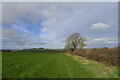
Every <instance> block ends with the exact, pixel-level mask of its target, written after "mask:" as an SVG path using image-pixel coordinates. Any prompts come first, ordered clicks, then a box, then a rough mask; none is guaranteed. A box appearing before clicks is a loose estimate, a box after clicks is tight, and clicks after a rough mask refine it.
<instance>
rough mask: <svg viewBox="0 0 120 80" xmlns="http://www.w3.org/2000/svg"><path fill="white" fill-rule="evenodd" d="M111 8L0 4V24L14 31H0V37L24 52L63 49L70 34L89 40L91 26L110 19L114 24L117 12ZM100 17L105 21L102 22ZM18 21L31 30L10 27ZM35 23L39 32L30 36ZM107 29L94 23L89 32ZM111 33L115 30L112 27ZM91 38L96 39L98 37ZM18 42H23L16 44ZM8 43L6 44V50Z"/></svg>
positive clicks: (71, 4) (97, 4) (105, 26)
mask: <svg viewBox="0 0 120 80" xmlns="http://www.w3.org/2000/svg"><path fill="white" fill-rule="evenodd" d="M115 5H116V4H115ZM115 5H113V3H49V2H47V3H42V2H40V3H39V2H38V3H31V2H30V3H29V2H28V3H3V24H5V25H6V24H7V25H9V26H10V28H14V30H11V29H10V30H9V29H8V30H5V31H4V30H3V37H8V38H10V39H16V40H13V41H11V42H12V43H9V40H8V41H7V42H8V43H9V44H11V45H13V47H14V46H17V47H18V46H19V47H21V48H28V47H40V46H43V47H46V48H47V47H48V48H63V47H64V40H63V39H64V38H66V37H67V36H69V35H71V34H72V33H74V32H79V33H81V35H83V36H85V37H86V36H90V35H91V34H90V33H91V32H90V31H91V30H89V27H90V25H91V24H92V23H96V22H103V21H108V20H110V19H112V20H110V21H112V22H113V21H115V23H116V22H117V21H116V18H117V16H116V15H117V14H116V13H117V12H116V13H112V12H115V11H117V9H118V8H115ZM108 13H110V14H108ZM103 16H105V17H104V18H103ZM21 18H25V20H27V21H28V22H30V24H32V26H31V25H30V26H27V27H26V26H25V25H22V24H21V23H20V24H19V25H17V24H15V25H14V26H13V24H12V23H17V21H19V19H21ZM23 22H24V23H23V24H27V22H25V21H23ZM36 23H40V25H39V26H38V27H35V28H38V30H40V34H39V33H38V34H34V33H32V30H31V29H30V27H34V26H33V25H34V24H36ZM110 25H113V24H110ZM110 25H109V24H105V23H96V24H93V25H92V27H91V29H97V30H103V29H107V28H109V27H110ZM111 28H112V27H111ZM3 29H4V26H3ZM28 29H30V30H28ZM114 29H116V26H115V28H114ZM114 29H113V30H114ZM17 32H20V33H17ZM33 32H36V31H33ZM23 33H24V34H23ZM106 33H107V32H105V33H102V34H106ZM110 33H111V32H110ZM95 37H96V38H97V37H98V36H95ZM18 38H19V39H23V40H21V41H19V40H18ZM38 40H40V41H45V42H47V44H44V45H42V43H39V42H35V41H38ZM33 41H34V42H33ZM94 41H95V42H100V41H101V42H102V40H100V39H95V40H93V42H94ZM8 43H7V44H6V45H7V46H8ZM37 43H38V44H39V45H37ZM20 44H21V45H20ZM30 44H31V45H30ZM32 45H34V46H32Z"/></svg>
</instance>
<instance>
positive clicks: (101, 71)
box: [2, 52, 118, 78]
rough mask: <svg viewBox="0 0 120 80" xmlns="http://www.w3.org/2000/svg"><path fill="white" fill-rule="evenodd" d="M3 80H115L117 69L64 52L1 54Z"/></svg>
mask: <svg viewBox="0 0 120 80" xmlns="http://www.w3.org/2000/svg"><path fill="white" fill-rule="evenodd" d="M2 63H3V64H2V77H3V78H117V77H118V72H117V68H115V67H111V66H106V65H105V64H101V63H98V62H95V61H92V60H87V59H86V58H82V57H79V56H73V55H68V54H66V53H39V52H3V53H2Z"/></svg>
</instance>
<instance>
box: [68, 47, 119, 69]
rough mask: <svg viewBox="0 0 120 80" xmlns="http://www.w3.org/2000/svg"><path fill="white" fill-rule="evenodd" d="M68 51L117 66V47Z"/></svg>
mask: <svg viewBox="0 0 120 80" xmlns="http://www.w3.org/2000/svg"><path fill="white" fill-rule="evenodd" d="M68 53H70V54H73V55H79V56H82V57H86V58H87V59H92V60H95V61H98V62H101V63H105V64H106V65H113V66H119V65H118V59H119V57H118V48H111V49H106V48H104V49H82V50H77V51H68ZM119 67H120V66H119Z"/></svg>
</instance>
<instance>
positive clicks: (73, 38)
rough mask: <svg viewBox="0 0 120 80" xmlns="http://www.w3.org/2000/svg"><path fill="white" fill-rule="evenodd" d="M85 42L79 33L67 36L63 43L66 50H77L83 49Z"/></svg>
mask: <svg viewBox="0 0 120 80" xmlns="http://www.w3.org/2000/svg"><path fill="white" fill-rule="evenodd" d="M85 41H86V39H85V37H83V36H81V35H80V34H79V33H73V34H72V35H70V36H68V38H67V39H66V41H65V43H66V45H65V48H66V49H74V50H77V49H78V48H79V49H83V48H84V46H86V44H85V43H84V42H85Z"/></svg>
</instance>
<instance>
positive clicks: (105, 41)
mask: <svg viewBox="0 0 120 80" xmlns="http://www.w3.org/2000/svg"><path fill="white" fill-rule="evenodd" d="M86 44H87V46H89V47H91V46H94V47H104V46H107V47H113V46H117V44H118V38H109V37H101V38H87V41H86Z"/></svg>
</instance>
